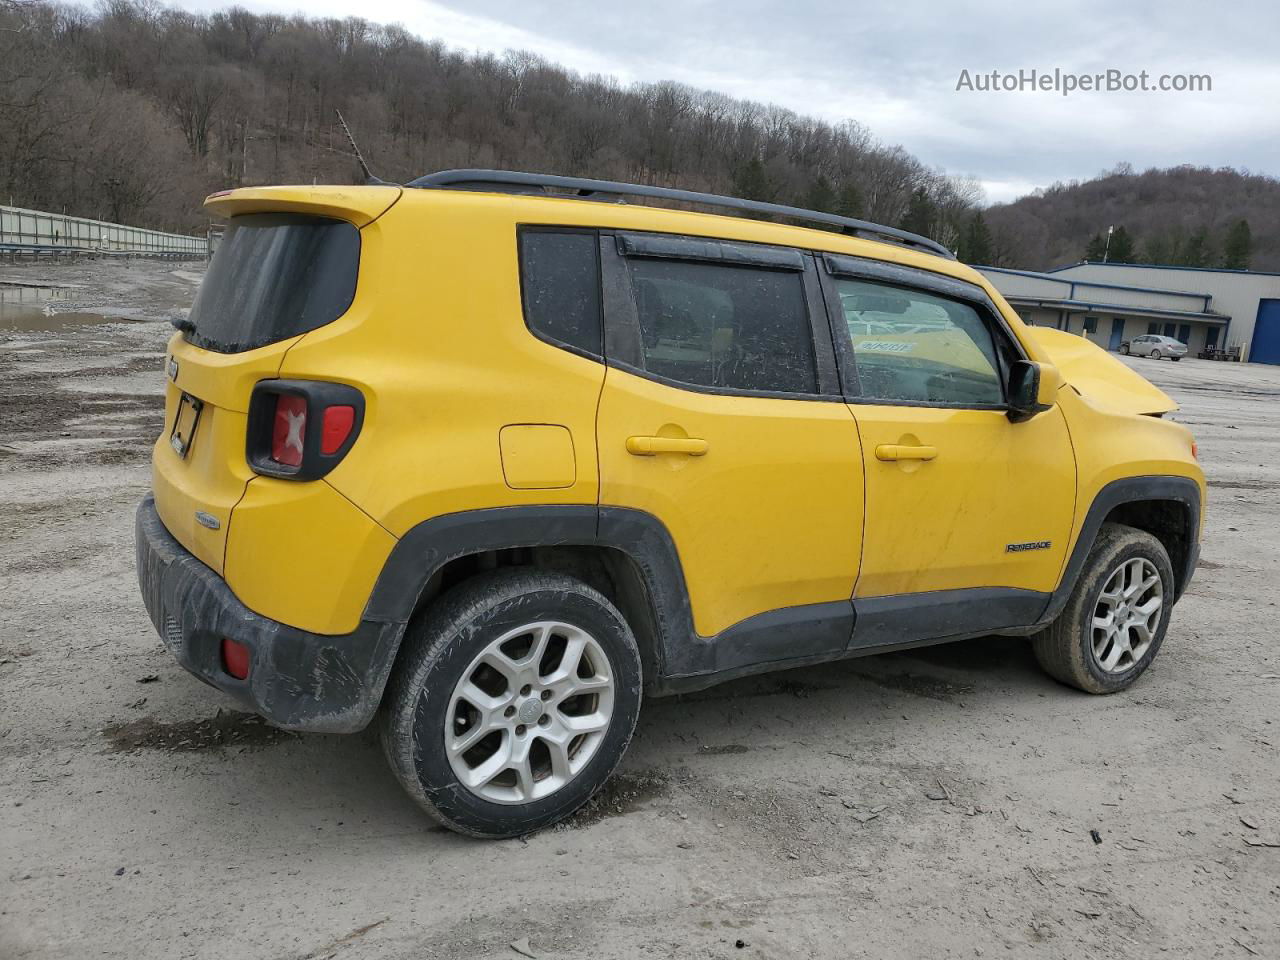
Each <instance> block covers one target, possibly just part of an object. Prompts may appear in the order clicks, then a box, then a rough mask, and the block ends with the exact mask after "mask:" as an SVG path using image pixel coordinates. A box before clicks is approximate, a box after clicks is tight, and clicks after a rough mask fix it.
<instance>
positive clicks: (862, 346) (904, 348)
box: [858, 340, 916, 353]
mask: <svg viewBox="0 0 1280 960" xmlns="http://www.w3.org/2000/svg"><path fill="white" fill-rule="evenodd" d="M915 348H916V345H915V344H914V343H903V342H901V341H895V340H859V341H858V349H859V350H869V351H872V352H875V353H910V352H911V351H912V350H914V349H915Z"/></svg>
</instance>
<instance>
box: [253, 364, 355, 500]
mask: <svg viewBox="0 0 1280 960" xmlns="http://www.w3.org/2000/svg"><path fill="white" fill-rule="evenodd" d="M363 420H364V395H363V394H362V393H361V392H360V391H359V390H357V389H356V388H355V387H351V386H348V385H347V384H345V383H328V382H324V381H319V380H262V381H259V383H258V384H257V386H255V387H254V390H253V397H252V398H251V399H250V401H249V428H248V436H247V439H246V450H245V455H246V457H247V459H248V461H249V466H250V467H252V468H253V470H254V471H255V472H257V473H261V474H264V475H266V476H271V477H284V478H287V479H291V480H316V479H319V478H320V477H323V476H324V475H325V474H326V473H328V472H329V471H330V470H332V469H333V468H334V467H336V466H337V465H338V463H340V462H341V460H342V458H343V457H345V456H346V455H347V451H348V450H350V449H351V446H352V444H354V443H355V440H356V437H357V435H358V434H359V433H360V427H361V424H362V422H363Z"/></svg>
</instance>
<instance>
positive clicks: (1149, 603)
mask: <svg viewBox="0 0 1280 960" xmlns="http://www.w3.org/2000/svg"><path fill="white" fill-rule="evenodd" d="M1173 599H1174V580H1173V565H1172V564H1171V563H1170V562H1169V554H1168V552H1167V551H1166V550H1165V548H1164V544H1162V543H1161V542H1160V541H1159V540H1157V539H1156V538H1155V537H1153V536H1152V535H1151V534H1149V533H1147V532H1145V531H1143V530H1136V529H1134V528H1133V527H1129V526H1124V525H1123V524H1118V523H1108V524H1105V525H1103V527H1102V530H1101V532H1099V534H1098V539H1097V540H1096V541H1095V542H1094V545H1093V549H1092V550H1090V551H1089V557H1088V559H1087V560H1086V561H1085V565H1084V569H1083V570H1081V571H1080V578H1079V579H1078V580H1077V581H1076V586H1075V589H1074V590H1072V592H1071V596H1070V598H1069V599H1068V600H1067V605H1066V607H1065V608H1064V609H1063V611H1062V613H1061V614H1059V616H1058V619H1057V620H1055V621H1054V622H1053V623H1052V624H1050V625H1049V627H1048V628H1046V629H1045V630H1043V631H1041V632H1040V633H1038V634H1036V635H1035V636H1034V637H1032V638H1031V642H1032V647H1033V648H1034V650H1035V654H1036V659H1037V660H1039V661H1040V666H1042V667H1043V668H1044V669H1045V672H1047V673H1048V674H1049V675H1050V676H1051V677H1053V678H1054V679H1056V680H1059V681H1061V682H1062V683H1065V684H1067V685H1068V686H1072V687H1077V688H1079V689H1081V690H1084V691H1085V692H1087V693H1115V692H1117V691H1119V690H1123V689H1125V688H1126V687H1128V686H1129V685H1130V684H1132V683H1133V682H1134V681H1135V680H1137V679H1138V677H1140V676H1141V675H1142V674H1143V672H1144V671H1145V670H1146V669H1147V667H1149V666H1150V665H1151V661H1152V660H1154V659H1155V656H1156V653H1157V652H1158V651H1159V650H1160V645H1161V643H1163V641H1164V635H1165V632H1166V631H1167V630H1168V628H1169V614H1170V612H1171V610H1172V607H1173Z"/></svg>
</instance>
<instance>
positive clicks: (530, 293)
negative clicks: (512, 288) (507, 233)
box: [520, 230, 602, 357]
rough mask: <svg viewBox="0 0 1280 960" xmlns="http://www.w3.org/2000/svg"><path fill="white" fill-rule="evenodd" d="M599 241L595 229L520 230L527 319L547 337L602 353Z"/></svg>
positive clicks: (590, 352) (566, 344) (559, 342)
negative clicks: (586, 230) (578, 230)
mask: <svg viewBox="0 0 1280 960" xmlns="http://www.w3.org/2000/svg"><path fill="white" fill-rule="evenodd" d="M598 257H599V243H598V241H597V240H596V235H595V233H594V232H585V231H584V232H569V231H565V230H524V231H522V232H521V233H520V289H521V296H522V297H523V299H524V317H525V323H526V324H528V326H529V329H530V330H532V331H533V332H534V333H536V334H538V335H539V336H540V337H542V338H543V339H545V340H550V341H552V342H553V343H556V344H559V345H562V346H569V347H573V348H575V349H577V350H581V351H582V352H583V353H587V354H590V355H591V356H594V357H598V356H600V354H601V352H602V351H601V349H600V341H601V333H600V329H601V321H600V279H599V277H600V272H599V268H598V266H597V262H598V261H597V258H598Z"/></svg>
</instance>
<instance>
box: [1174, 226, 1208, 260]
mask: <svg viewBox="0 0 1280 960" xmlns="http://www.w3.org/2000/svg"><path fill="white" fill-rule="evenodd" d="M1212 261H1213V247H1212V244H1211V242H1210V240H1209V229H1208V227H1203V226H1202V227H1197V228H1196V230H1195V232H1194V233H1192V234H1191V236H1189V237H1188V238H1187V242H1186V243H1184V244H1183V245H1182V249H1181V250H1180V251H1179V252H1178V265H1179V266H1183V267H1207V266H1209V264H1210V263H1212Z"/></svg>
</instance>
